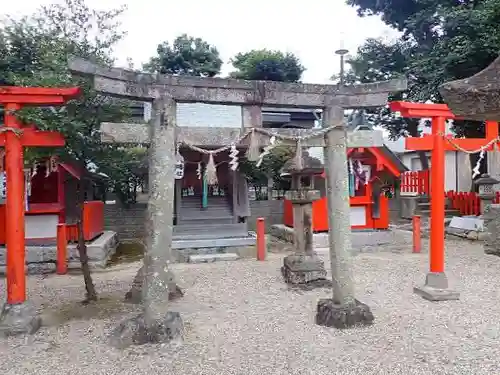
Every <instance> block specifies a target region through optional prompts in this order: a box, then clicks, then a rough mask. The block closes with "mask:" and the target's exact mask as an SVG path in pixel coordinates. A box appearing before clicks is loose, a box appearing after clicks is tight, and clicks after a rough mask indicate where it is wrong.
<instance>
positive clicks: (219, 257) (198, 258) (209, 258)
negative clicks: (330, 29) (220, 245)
mask: <svg viewBox="0 0 500 375" xmlns="http://www.w3.org/2000/svg"><path fill="white" fill-rule="evenodd" d="M239 258H240V257H239V255H238V254H236V253H218V254H194V255H190V256H189V259H188V261H189V263H212V262H220V261H231V260H238V259H239Z"/></svg>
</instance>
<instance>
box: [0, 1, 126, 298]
mask: <svg viewBox="0 0 500 375" xmlns="http://www.w3.org/2000/svg"><path fill="white" fill-rule="evenodd" d="M123 10H124V8H119V9H115V10H110V11H98V10H94V9H91V8H89V7H88V6H87V5H86V4H85V1H84V0H65V1H64V2H63V3H57V4H52V5H48V6H42V7H41V8H39V9H38V11H37V12H36V13H34V14H32V15H30V16H27V17H24V18H22V19H20V20H19V19H18V20H15V19H13V18H10V19H8V20H7V21H5V22H4V23H3V24H2V25H1V34H0V35H1V36H2V37H1V39H0V40H1V41H2V45H1V46H0V53H2V56H3V57H4V58H3V64H4V65H3V68H4V69H3V71H2V76H1V79H2V81H3V83H6V84H11V85H19V86H46V87H55V86H80V87H81V88H82V89H83V95H82V96H81V97H80V98H78V99H76V100H73V101H71V102H69V103H68V104H67V105H66V106H64V107H61V108H55V109H54V108H30V109H25V110H23V111H22V112H21V113H20V117H21V119H22V120H23V121H25V122H26V123H34V124H36V125H37V126H38V127H39V128H41V129H46V130H56V131H59V132H61V133H62V134H63V135H64V136H65V138H66V146H65V147H64V148H60V149H57V150H43V151H41V150H30V151H36V152H34V153H33V154H36V155H37V156H40V153H41V152H45V153H47V152H49V153H51V154H58V155H59V156H60V157H61V158H62V159H63V160H64V159H69V160H71V161H73V162H77V163H78V164H79V166H80V168H81V169H82V170H87V166H88V165H89V164H90V163H95V164H96V165H98V166H100V165H103V164H105V163H106V162H107V156H109V149H108V146H106V145H105V144H102V143H101V141H100V134H99V128H100V124H101V122H104V121H121V120H123V119H124V118H126V117H127V116H128V111H127V109H126V107H124V105H123V103H121V102H117V101H112V100H110V99H108V98H106V97H104V96H101V95H99V94H97V93H96V92H95V91H94V90H93V88H92V85H91V82H89V81H88V80H86V79H84V78H76V77H73V76H72V75H71V74H70V72H69V71H68V66H67V57H68V56H69V55H76V56H80V57H83V58H88V59H92V60H94V61H98V62H99V63H100V64H103V65H111V64H112V62H113V60H112V58H111V49H112V47H113V46H114V45H115V44H116V42H118V41H119V40H120V39H121V38H122V36H123V34H122V33H120V32H119V31H118V30H119V29H118V26H119V22H118V19H119V16H120V15H121V14H122V12H123ZM115 160H116V158H115ZM108 162H109V161H108ZM88 182H89V180H88V179H86V178H83V179H82V181H81V183H80V186H79V193H78V205H79V214H80V218H79V221H78V225H79V243H78V250H79V254H80V261H81V264H82V271H83V275H84V280H85V287H86V300H87V301H91V300H96V299H97V293H96V290H95V287H94V284H93V281H92V277H91V274H90V270H89V266H88V257H87V249H86V245H85V241H84V239H83V230H82V227H83V223H82V219H83V217H82V210H83V202H84V200H85V189H86V185H87V184H88Z"/></svg>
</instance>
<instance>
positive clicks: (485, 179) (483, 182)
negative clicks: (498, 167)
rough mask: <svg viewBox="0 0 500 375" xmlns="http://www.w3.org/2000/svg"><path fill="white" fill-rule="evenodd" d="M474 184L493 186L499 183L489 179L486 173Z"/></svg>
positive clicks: (494, 179)
mask: <svg viewBox="0 0 500 375" xmlns="http://www.w3.org/2000/svg"><path fill="white" fill-rule="evenodd" d="M474 183H475V184H476V185H495V184H498V183H500V181H499V180H497V179H496V178H493V177H491V176H490V175H489V174H488V173H484V174H482V175H481V177H479V178H478V179H477V180H476V181H474Z"/></svg>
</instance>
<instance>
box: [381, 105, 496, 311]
mask: <svg viewBox="0 0 500 375" xmlns="http://www.w3.org/2000/svg"><path fill="white" fill-rule="evenodd" d="M389 106H390V108H391V110H392V111H396V112H400V113H401V116H403V117H407V118H431V119H432V124H431V130H432V134H431V135H428V136H424V137H422V138H417V137H410V138H406V149H407V150H418V151H431V233H430V270H429V273H428V274H427V278H426V282H425V285H424V286H423V287H416V288H415V293H417V294H420V295H422V297H424V298H426V299H429V300H432V301H440V300H450V299H458V298H459V293H458V292H456V291H453V290H450V289H449V288H448V279H447V277H446V274H445V270H444V238H445V226H444V219H445V188H444V186H445V151H446V150H454V151H455V150H459V151H460V150H462V151H468V152H473V151H476V152H477V151H480V150H484V151H491V150H493V149H494V148H495V147H496V143H497V142H498V139H499V135H498V123H496V122H494V121H487V122H486V136H485V138H463V139H454V138H452V137H451V136H447V135H446V134H445V131H446V127H445V123H446V120H448V119H456V117H455V115H454V114H453V113H452V112H451V110H450V109H449V108H448V106H447V105H446V104H423V103H408V102H392V103H390V105H389Z"/></svg>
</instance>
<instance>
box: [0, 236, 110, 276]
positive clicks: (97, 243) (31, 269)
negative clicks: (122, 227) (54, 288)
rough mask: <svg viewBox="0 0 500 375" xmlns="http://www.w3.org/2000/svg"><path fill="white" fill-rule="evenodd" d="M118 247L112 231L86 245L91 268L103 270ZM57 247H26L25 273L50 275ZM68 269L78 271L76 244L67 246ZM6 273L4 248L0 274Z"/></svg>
mask: <svg viewBox="0 0 500 375" xmlns="http://www.w3.org/2000/svg"><path fill="white" fill-rule="evenodd" d="M117 247H118V235H117V233H116V232H113V231H105V232H104V233H103V234H101V235H100V236H99V237H97V238H96V239H94V240H93V241H91V242H90V243H88V244H87V255H88V257H89V266H90V267H91V268H104V267H106V264H107V262H108V260H109V259H110V258H111V256H112V255H113V254H114V253H115V251H116V248H117ZM56 253H57V247H56V246H55V245H47V246H29V245H28V246H26V273H29V274H43V273H52V272H55V269H56V265H55V263H56V259H57V256H56ZM67 259H68V268H69V269H80V267H81V266H80V257H79V254H78V249H77V245H76V244H69V245H68V254H67ZM5 272H6V248H5V246H2V247H0V274H2V275H4V274H5Z"/></svg>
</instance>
